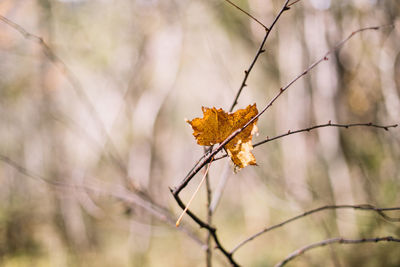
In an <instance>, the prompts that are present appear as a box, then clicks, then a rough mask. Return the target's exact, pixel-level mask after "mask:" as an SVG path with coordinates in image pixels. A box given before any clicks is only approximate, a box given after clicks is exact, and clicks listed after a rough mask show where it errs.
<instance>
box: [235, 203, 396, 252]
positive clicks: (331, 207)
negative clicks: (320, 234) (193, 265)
mask: <svg viewBox="0 0 400 267" xmlns="http://www.w3.org/2000/svg"><path fill="white" fill-rule="evenodd" d="M335 209H355V210H370V211H375V212H376V213H378V214H379V215H380V216H382V217H383V218H384V219H385V220H387V221H391V222H400V218H396V217H390V216H388V215H386V214H385V213H384V212H385V211H395V210H397V211H398V210H400V207H394V208H377V207H375V206H373V205H370V204H362V205H327V206H322V207H319V208H316V209H312V210H309V211H306V212H304V213H302V214H300V215H297V216H294V217H292V218H290V219H287V220H285V221H283V222H280V223H278V224H275V225H273V226H270V227H267V228H265V229H263V230H261V231H259V232H258V233H256V234H254V235H252V236H250V237H248V238H246V239H245V240H243V241H241V242H240V243H239V244H237V245H236V246H235V247H234V248H233V249H232V250H231V253H235V252H236V250H238V249H239V248H240V247H242V246H243V245H245V244H246V243H247V242H249V241H251V240H253V239H255V238H256V237H258V236H260V235H262V234H264V233H266V232H269V231H272V230H274V229H276V228H279V227H282V226H284V225H285V224H288V223H291V222H293V221H296V220H298V219H301V218H304V217H306V216H308V215H311V214H313V213H316V212H319V211H323V210H335Z"/></svg>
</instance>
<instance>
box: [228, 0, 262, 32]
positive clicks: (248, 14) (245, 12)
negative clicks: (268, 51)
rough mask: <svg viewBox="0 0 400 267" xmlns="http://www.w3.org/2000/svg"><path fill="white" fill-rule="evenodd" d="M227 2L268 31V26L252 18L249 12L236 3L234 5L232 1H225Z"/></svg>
mask: <svg viewBox="0 0 400 267" xmlns="http://www.w3.org/2000/svg"><path fill="white" fill-rule="evenodd" d="M224 1H225V2H228V3H229V4H231V5H232V6H234V7H235V8H237V9H239V10H240V11H242V12H243V13H244V14H246V15H247V16H249V17H250V18H251V19H253V20H254V21H255V22H257V23H258V24H260V25H261V26H262V27H263V28H264V29H265V30H267V31H268V28H267V26H265V25H264V24H263V23H262V22H260V21H259V20H258V19H256V18H255V17H254V16H252V15H251V14H250V13H248V12H247V11H245V10H243V9H242V8H241V7H239V6H238V5H236V4H235V3H233V2H232V1H230V0H224Z"/></svg>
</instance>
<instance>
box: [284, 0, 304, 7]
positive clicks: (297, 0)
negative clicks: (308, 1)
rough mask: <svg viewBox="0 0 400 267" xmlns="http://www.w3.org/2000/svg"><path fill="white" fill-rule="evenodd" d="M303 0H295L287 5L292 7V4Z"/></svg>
mask: <svg viewBox="0 0 400 267" xmlns="http://www.w3.org/2000/svg"><path fill="white" fill-rule="evenodd" d="M300 1H301V0H295V1H293V2H292V3H289V4H288V5H287V6H288V7H291V6H293V5H294V4H297V3H298V2H300Z"/></svg>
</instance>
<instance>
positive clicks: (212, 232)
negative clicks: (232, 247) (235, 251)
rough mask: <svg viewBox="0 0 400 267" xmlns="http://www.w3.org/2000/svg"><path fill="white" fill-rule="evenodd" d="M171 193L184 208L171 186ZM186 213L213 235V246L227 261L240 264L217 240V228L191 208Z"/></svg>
mask: <svg viewBox="0 0 400 267" xmlns="http://www.w3.org/2000/svg"><path fill="white" fill-rule="evenodd" d="M169 190H170V191H171V193H172V195H173V197H174V198H175V201H176V202H177V203H178V205H179V207H181V209H186V206H185V204H184V203H183V202H182V200H181V199H180V197H179V194H174V192H173V191H174V190H173V189H172V188H170V189H169ZM186 213H187V215H188V216H189V217H190V218H192V219H193V221H195V222H196V223H197V224H198V225H199V226H200V228H205V229H207V230H208V232H209V233H210V234H211V236H212V237H213V239H214V241H215V247H216V248H217V249H219V250H220V251H221V252H222V254H224V255H225V257H226V258H227V259H228V260H229V262H230V263H231V264H232V266H240V265H239V264H238V263H237V262H236V261H235V260H234V259H233V256H232V254H231V253H230V252H229V251H228V250H226V249H225V248H224V247H223V246H222V244H221V242H220V241H219V238H218V236H217V233H216V231H217V229H215V228H214V227H212V226H211V225H209V224H208V223H206V222H204V221H203V220H201V219H200V218H199V217H197V215H195V214H194V213H193V212H192V211H191V210H189V209H188V210H187V211H186Z"/></svg>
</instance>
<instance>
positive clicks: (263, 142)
mask: <svg viewBox="0 0 400 267" xmlns="http://www.w3.org/2000/svg"><path fill="white" fill-rule="evenodd" d="M397 126H398V125H397V124H392V125H377V124H373V123H372V122H368V123H350V124H338V123H332V122H331V121H329V122H328V123H325V124H318V125H314V126H311V127H308V128H304V129H299V130H295V131H292V130H289V131H287V132H286V133H284V134H280V135H277V136H275V137H272V138H270V137H268V136H267V138H266V139H264V140H262V141H260V142H257V143H255V144H254V145H253V147H257V146H260V145H263V144H265V143H268V142H271V141H274V140H276V139H280V138H282V137H285V136H288V135H291V134H296V133H301V132H310V131H312V130H314V129H318V128H324V127H339V128H346V129H347V128H351V127H375V128H379V129H384V130H386V131H389V128H395V127H397ZM227 156H228V155H227V154H224V155H222V156H220V157H216V158H214V161H216V160H220V159H223V158H226V157H227Z"/></svg>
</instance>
